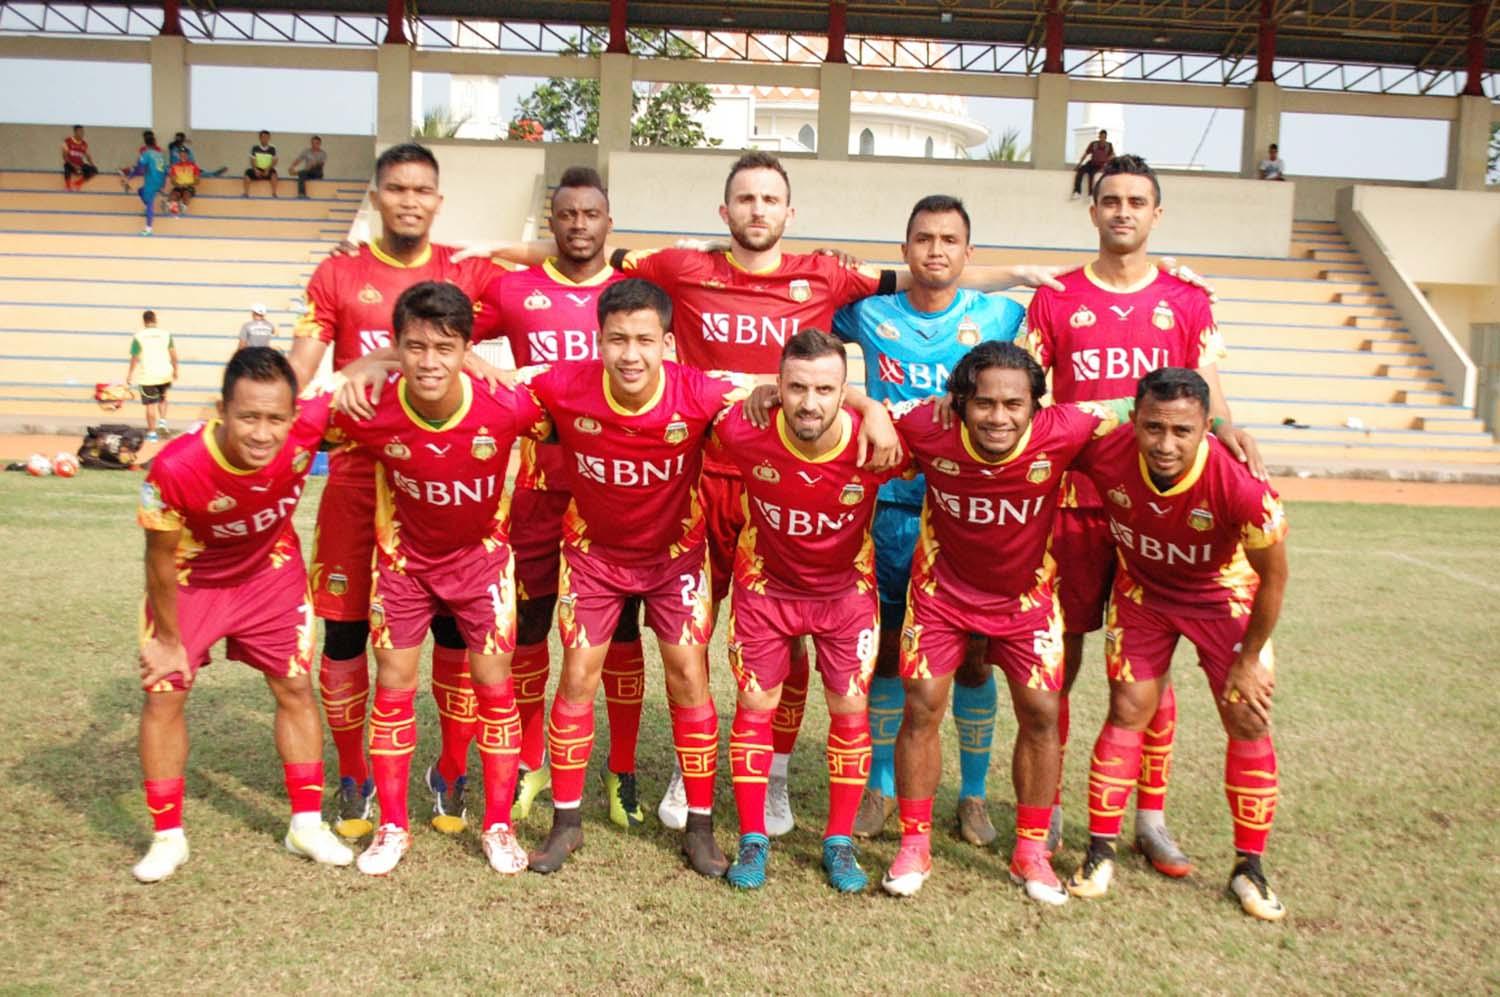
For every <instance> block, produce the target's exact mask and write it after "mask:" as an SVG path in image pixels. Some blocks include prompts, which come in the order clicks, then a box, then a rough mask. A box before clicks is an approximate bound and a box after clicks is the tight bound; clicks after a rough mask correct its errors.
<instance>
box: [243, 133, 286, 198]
mask: <svg viewBox="0 0 1500 997" xmlns="http://www.w3.org/2000/svg"><path fill="white" fill-rule="evenodd" d="M252 180H266V181H269V182H270V184H271V196H272V197H276V196H278V195H277V193H276V147H275V146H274V145H272V144H271V133H270V132H265V131H263V132H261V133H260V141H259V142H258V143H257V144H255V145H252V146H251V147H250V168H249V169H247V170H246V171H245V193H244V196H245V197H249V196H250V182H251V181H252Z"/></svg>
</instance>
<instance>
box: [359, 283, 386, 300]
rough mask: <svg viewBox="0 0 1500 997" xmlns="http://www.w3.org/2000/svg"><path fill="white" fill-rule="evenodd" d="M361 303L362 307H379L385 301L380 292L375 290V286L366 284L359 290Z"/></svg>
mask: <svg viewBox="0 0 1500 997" xmlns="http://www.w3.org/2000/svg"><path fill="white" fill-rule="evenodd" d="M358 297H359V303H360V304H362V305H378V304H380V302H382V301H383V300H385V299H384V298H383V297H381V294H380V292H379V291H377V290H375V285H374V284H366V285H365V286H364V287H362V288H360V289H359V295H358Z"/></svg>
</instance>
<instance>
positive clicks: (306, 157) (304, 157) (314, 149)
mask: <svg viewBox="0 0 1500 997" xmlns="http://www.w3.org/2000/svg"><path fill="white" fill-rule="evenodd" d="M326 162H328V153H326V152H324V151H323V140H322V138H320V137H319V136H317V135H314V136H313V137H312V142H311V144H310V145H308V147H307V148H306V149H303V150H302V151H301V152H299V153H297V158H296V159H294V160H292V169H291V173H292V175H293V176H295V177H296V178H297V196H298V197H300V198H304V199H305V198H306V197H307V181H309V180H322V179H323V164H324V163H326ZM299 167H300V169H299Z"/></svg>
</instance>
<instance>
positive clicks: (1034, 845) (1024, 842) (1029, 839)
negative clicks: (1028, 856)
mask: <svg viewBox="0 0 1500 997" xmlns="http://www.w3.org/2000/svg"><path fill="white" fill-rule="evenodd" d="M1051 820H1052V808H1051V807H1028V806H1026V805H1025V804H1024V803H1018V804H1016V854H1017V855H1022V854H1025V853H1026V852H1045V851H1046V849H1047V824H1048V823H1049V822H1050V821H1051Z"/></svg>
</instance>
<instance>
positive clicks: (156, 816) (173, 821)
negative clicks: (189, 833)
mask: <svg viewBox="0 0 1500 997" xmlns="http://www.w3.org/2000/svg"><path fill="white" fill-rule="evenodd" d="M146 809H147V810H149V811H151V823H152V825H153V826H154V828H155V829H156V830H157V831H171V830H173V829H175V828H179V827H181V826H182V776H178V777H177V778H175V779H147V780H146Z"/></svg>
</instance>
